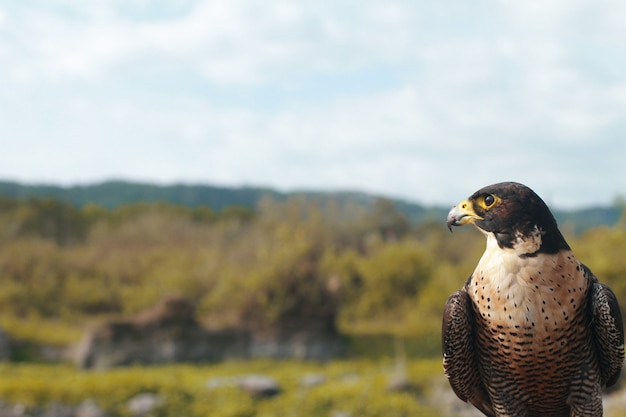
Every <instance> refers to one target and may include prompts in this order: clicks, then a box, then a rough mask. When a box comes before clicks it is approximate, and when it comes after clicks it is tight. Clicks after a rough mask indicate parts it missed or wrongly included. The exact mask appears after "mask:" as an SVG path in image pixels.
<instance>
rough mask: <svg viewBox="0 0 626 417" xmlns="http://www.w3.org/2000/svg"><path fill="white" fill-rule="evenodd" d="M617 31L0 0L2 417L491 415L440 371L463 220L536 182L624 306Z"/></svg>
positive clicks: (548, 17)
mask: <svg viewBox="0 0 626 417" xmlns="http://www.w3.org/2000/svg"><path fill="white" fill-rule="evenodd" d="M309 3H310V4H309ZM625 19H626V5H622V4H621V3H616V2H604V1H600V2H595V3H593V4H591V3H588V2H580V1H568V2H565V1H555V2H550V3H548V4H546V3H545V2H537V1H527V2H523V3H520V2H511V1H478V2H474V3H472V4H467V3H465V2H458V1H452V2H446V3H445V4H444V3H442V4H439V3H437V4H434V3H433V4H430V3H428V2H408V1H387V2H384V3H383V2H368V1H365V2H349V1H339V2H337V1H335V2H325V1H319V2H314V3H311V2H308V3H307V2H297V1H281V0H277V1H273V2H271V3H270V4H260V3H258V2H252V1H246V0H241V1H239V0H233V1H229V2H214V1H185V0H181V1H146V0H131V1H102V2H97V3H93V2H90V3H87V2H80V1H70V0H68V1H60V0H59V1H56V0H52V1H46V2H43V1H33V2H12V3H11V2H0V62H1V63H2V65H0V91H1V92H2V93H1V94H0V146H1V148H2V152H1V153H0V329H1V335H2V337H1V338H0V357H2V358H4V362H3V363H2V364H0V415H2V416H4V415H7V416H19V415H27V414H28V415H37V416H44V415H45V416H48V417H56V416H66V415H71V416H83V417H85V416H88V415H89V416H92V417H93V416H105V415H109V416H118V415H119V416H129V415H145V416H148V415H152V416H179V415H184V416H220V417H226V416H232V417H235V416H241V417H243V416H274V415H294V416H305V417H309V416H330V417H357V416H382V415H384V416H414V415H419V416H421V415H432V416H453V415H467V416H472V415H477V414H476V413H475V412H472V411H471V410H470V409H469V408H467V407H464V405H463V404H462V403H461V401H460V400H458V399H456V397H455V396H454V394H453V393H452V391H451V389H450V388H449V387H448V385H447V382H446V381H445V380H444V377H443V372H442V368H441V358H440V356H441V352H440V346H439V343H440V342H439V338H440V324H441V312H442V309H443V305H444V303H445V300H446V298H447V296H448V295H449V294H450V293H451V292H452V291H454V290H456V289H458V288H459V287H460V286H461V285H462V284H463V282H464V281H465V279H466V278H467V277H468V276H469V274H470V273H471V271H472V269H473V267H474V265H475V264H476V262H477V260H478V258H479V257H480V254H481V253H482V250H483V248H484V242H483V238H482V236H481V235H480V234H479V233H476V232H475V231H474V230H460V231H458V232H457V231H456V230H455V233H454V234H452V235H451V234H450V233H449V232H448V231H447V229H446V228H445V224H444V222H445V215H446V213H447V210H448V209H449V207H450V206H452V205H453V204H455V203H456V202H458V201H460V200H461V199H463V198H465V197H467V196H468V195H470V194H471V193H473V192H474V191H475V190H476V189H478V188H480V187H482V186H484V185H487V184H490V183H495V182H500V181H509V180H512V181H517V182H522V183H525V184H526V185H528V186H530V187H531V188H533V189H534V190H535V191H536V192H537V193H538V194H539V195H541V196H542V197H543V198H544V200H545V201H546V202H547V203H548V204H549V205H550V207H551V208H552V209H553V210H554V212H555V215H556V217H557V220H558V221H559V224H560V226H561V229H562V231H563V232H564V233H565V234H566V237H567V239H568V241H569V243H570V245H571V246H572V247H573V249H574V251H575V253H576V254H577V256H578V258H579V259H580V260H581V261H582V262H584V263H585V264H587V265H588V266H590V267H591V269H592V270H593V271H594V272H595V273H596V275H598V277H599V278H600V280H601V281H603V282H605V283H608V284H609V285H610V286H611V287H612V288H613V290H614V291H615V292H616V294H617V296H618V298H619V299H620V300H621V301H622V303H626V281H625V280H624V276H625V273H626V263H625V262H624V257H623V253H624V250H626V218H625V217H624V209H625V207H626V205H625V196H626V168H624V163H623V159H624V155H626V149H625V147H626V141H624V140H623V138H622V132H623V131H624V128H625V127H626V58H624V57H626V44H625V43H624V42H623V39H626V28H625V26H624V25H623V22H624V20H625ZM95 370H98V372H94V371H95ZM625 408H626V393H624V392H622V391H620V390H619V389H617V390H614V391H613V392H611V393H607V396H606V409H607V413H606V415H609V416H620V415H622V414H621V413H623V411H620V410H623V409H625ZM3 413H4V414H3ZM11 413H12V414H11ZM64 413H65V414H64ZM88 413H92V414H88Z"/></svg>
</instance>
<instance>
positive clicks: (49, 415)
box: [39, 402, 74, 417]
mask: <svg viewBox="0 0 626 417" xmlns="http://www.w3.org/2000/svg"><path fill="white" fill-rule="evenodd" d="M39 416H40V417H74V407H72V406H70V405H66V404H61V403H57V402H53V403H50V404H48V405H47V406H46V407H45V408H44V410H43V411H42V412H41V414H39Z"/></svg>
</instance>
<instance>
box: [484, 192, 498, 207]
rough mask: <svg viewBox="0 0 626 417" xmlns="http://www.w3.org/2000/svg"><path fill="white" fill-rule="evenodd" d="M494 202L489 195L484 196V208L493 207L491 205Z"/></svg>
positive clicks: (492, 197)
mask: <svg viewBox="0 0 626 417" xmlns="http://www.w3.org/2000/svg"><path fill="white" fill-rule="evenodd" d="M495 202H496V199H495V197H494V196H492V195H491V194H489V195H486V196H485V206H486V207H491V206H492V205H493V203H495Z"/></svg>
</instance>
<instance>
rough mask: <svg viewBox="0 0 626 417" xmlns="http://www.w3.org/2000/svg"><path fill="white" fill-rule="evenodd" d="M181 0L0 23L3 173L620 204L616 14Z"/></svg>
mask: <svg viewBox="0 0 626 417" xmlns="http://www.w3.org/2000/svg"><path fill="white" fill-rule="evenodd" d="M181 4H182V6H179V7H178V8H176V9H167V10H152V9H150V8H151V7H155V6H153V5H151V4H150V3H148V2H145V1H134V2H122V1H118V2H107V3H98V5H96V6H94V5H93V4H91V3H89V4H87V3H84V2H81V1H74V2H54V1H52V2H49V3H46V5H45V6H44V5H42V7H39V8H37V7H27V6H25V5H23V4H22V3H19V4H18V5H11V6H5V8H4V9H3V11H2V10H0V28H1V29H2V30H3V32H4V33H5V35H0V57H1V58H2V61H3V65H2V67H1V68H0V89H2V91H3V95H2V96H0V112H1V113H2V114H3V115H4V116H5V117H6V120H5V121H3V123H2V124H0V142H3V144H4V145H8V143H9V141H10V146H4V147H5V148H11V149H12V150H9V151H7V153H5V154H4V159H7V160H6V161H3V163H2V164H0V176H4V177H16V178H20V179H39V180H41V179H47V178H51V179H59V180H62V181H64V182H68V181H70V182H71V181H76V180H81V181H84V180H85V179H88V180H95V179H99V178H106V177H111V176H118V177H120V176H121V177H124V176H126V177H130V178H141V179H150V178H153V179H155V180H159V181H168V180H185V179H188V180H194V181H213V182H223V183H227V184H238V183H251V184H261V185H270V186H279V187H281V188H290V189H291V188H301V187H307V188H358V189H366V190H369V191H376V192H384V193H387V194H391V195H398V196H403V197H411V198H414V199H417V200H421V201H424V202H428V203H434V202H437V203H452V202H454V201H456V200H457V199H458V197H459V196H461V197H462V196H464V195H466V194H468V193H469V192H470V191H473V189H475V188H478V187H479V186H482V185H485V184H484V183H487V182H495V181H502V180H510V179H514V180H515V179H517V180H523V181H528V182H532V183H534V184H538V185H537V186H538V187H541V186H544V187H545V188H546V189H548V191H550V190H549V189H550V188H551V189H552V190H567V193H568V194H567V195H565V194H564V195H563V196H561V195H560V194H558V193H557V192H555V191H552V193H553V195H555V198H557V197H558V198H559V199H562V200H560V201H563V202H565V203H564V204H582V203H583V202H585V201H588V200H587V198H586V197H585V193H581V192H580V191H578V192H576V188H577V186H580V187H586V188H592V189H594V191H595V192H597V193H601V194H602V195H603V196H604V198H605V200H606V201H610V200H611V199H612V197H613V196H614V195H615V194H617V193H620V192H621V193H622V194H623V193H624V192H623V190H624V189H625V188H626V183H625V182H626V175H625V174H624V171H623V169H622V168H621V163H620V162H619V161H617V159H616V157H615V155H616V154H619V152H618V150H619V151H623V146H624V145H623V143H622V141H621V139H620V138H619V136H618V134H617V133H615V132H619V131H621V128H622V127H623V126H624V125H625V124H626V123H625V120H624V114H626V76H624V74H626V71H625V69H626V58H623V57H624V56H626V45H624V44H623V42H622V41H623V39H624V38H625V37H626V28H625V27H624V25H623V24H622V22H623V17H625V16H626V7H625V6H622V5H621V4H613V3H611V4H609V2H601V3H594V4H593V5H590V4H588V3H585V2H573V3H572V2H565V1H557V2H550V3H545V2H537V1H529V2H511V1H488V2H483V3H480V4H472V5H466V4H464V3H462V2H453V4H445V5H444V4H438V3H419V2H418V3H415V2H408V1H393V2H386V3H381V2H375V1H365V2H359V3H356V2H354V3H353V2H308V3H307V2H293V1H287V0H279V1H275V2H271V3H269V4H262V5H256V4H255V3H253V2H250V1H246V0H233V1H228V2H215V1H197V2H187V3H184V4H183V3H181ZM172 7H173V6H172ZM148 11H150V13H148ZM16 80H17V81H19V82H17V83H16ZM86 138H88V139H86ZM44 139H45V140H44ZM34 144H38V146H39V148H40V149H41V151H42V153H38V154H37V155H43V156H37V155H34V154H32V153H31V154H29V153H28V151H27V150H28V149H29V148H27V146H30V147H32V146H33V145H34ZM66 149H69V150H71V151H72V152H63V150H66ZM24 155H28V158H27V157H25V156H24ZM49 155H54V158H50V157H46V156H49ZM581 166H585V169H584V170H581V168H580V167H581ZM607 179H611V181H607ZM450 196H452V197H450Z"/></svg>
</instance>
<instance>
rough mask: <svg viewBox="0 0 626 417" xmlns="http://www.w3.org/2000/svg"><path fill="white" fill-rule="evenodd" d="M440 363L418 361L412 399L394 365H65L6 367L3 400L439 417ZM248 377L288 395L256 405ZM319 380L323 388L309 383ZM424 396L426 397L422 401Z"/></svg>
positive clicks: (112, 407) (0, 389)
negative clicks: (398, 382)
mask: <svg viewBox="0 0 626 417" xmlns="http://www.w3.org/2000/svg"><path fill="white" fill-rule="evenodd" d="M440 366H441V365H440V363H439V361H438V360H428V361H414V362H410V363H409V364H408V365H407V368H406V373H407V376H408V379H409V380H410V381H411V383H412V384H413V387H412V390H411V391H407V392H388V390H387V385H388V383H389V380H390V378H391V377H392V376H393V374H394V370H395V368H394V367H393V364H392V363H390V362H388V361H363V360H358V361H356V360H355V361H338V362H333V363H330V364H325V365H324V364H315V363H305V362H273V361H253V362H228V363H224V364H219V365H212V366H190V365H172V366H160V367H150V368H140V367H131V368H125V369H116V370H110V371H100V372H82V371H78V370H76V369H74V368H72V367H69V366H65V365H43V364H37V365H34V364H20V365H12V364H2V365H0V374H2V375H3V378H2V379H0V398H2V399H3V401H5V402H8V403H13V404H15V403H20V404H23V405H25V406H27V407H33V406H40V407H41V406H45V405H46V404H49V403H51V402H56V403H63V404H68V405H76V404H79V403H80V402H81V401H83V400H85V399H87V398H90V399H92V400H93V401H95V402H96V403H97V404H98V405H99V406H100V407H102V408H103V409H104V410H105V411H107V412H109V413H110V414H111V415H114V416H128V415H130V413H129V411H128V409H127V403H128V400H129V399H130V398H132V397H133V396H135V395H137V394H140V393H146V392H150V393H155V394H157V395H159V396H161V397H162V398H163V399H164V404H163V405H162V406H161V407H159V408H158V409H156V410H155V411H153V414H151V415H154V416H181V415H184V416H188V417H195V416H198V417H206V416H214V417H232V416H250V417H262V416H278V415H290V416H300V417H313V416H320V415H332V414H333V413H340V412H343V413H348V414H350V415H353V416H359V417H378V416H381V417H382V416H397V417H408V416H415V415H420V416H439V415H442V414H440V413H439V412H437V411H436V408H435V407H437V404H432V403H429V402H427V401H426V399H425V397H424V394H427V393H429V391H430V390H431V389H432V385H433V381H437V383H439V382H440V381H441V379H442V375H441V374H440V372H438V370H439V369H440ZM248 374H263V375H267V376H269V377H272V378H274V379H275V380H276V381H277V382H278V384H279V385H280V387H281V389H282V392H281V394H280V395H278V396H276V397H274V398H268V399H255V398H254V397H252V396H250V394H248V393H246V392H244V391H242V390H240V389H239V388H238V387H237V380H238V379H239V378H240V377H242V376H244V375H248ZM306 375H318V376H321V377H322V380H321V381H320V383H319V384H318V385H314V386H306V385H303V384H302V382H301V381H302V378H303V377H304V376H306ZM418 394H419V395H418Z"/></svg>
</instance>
